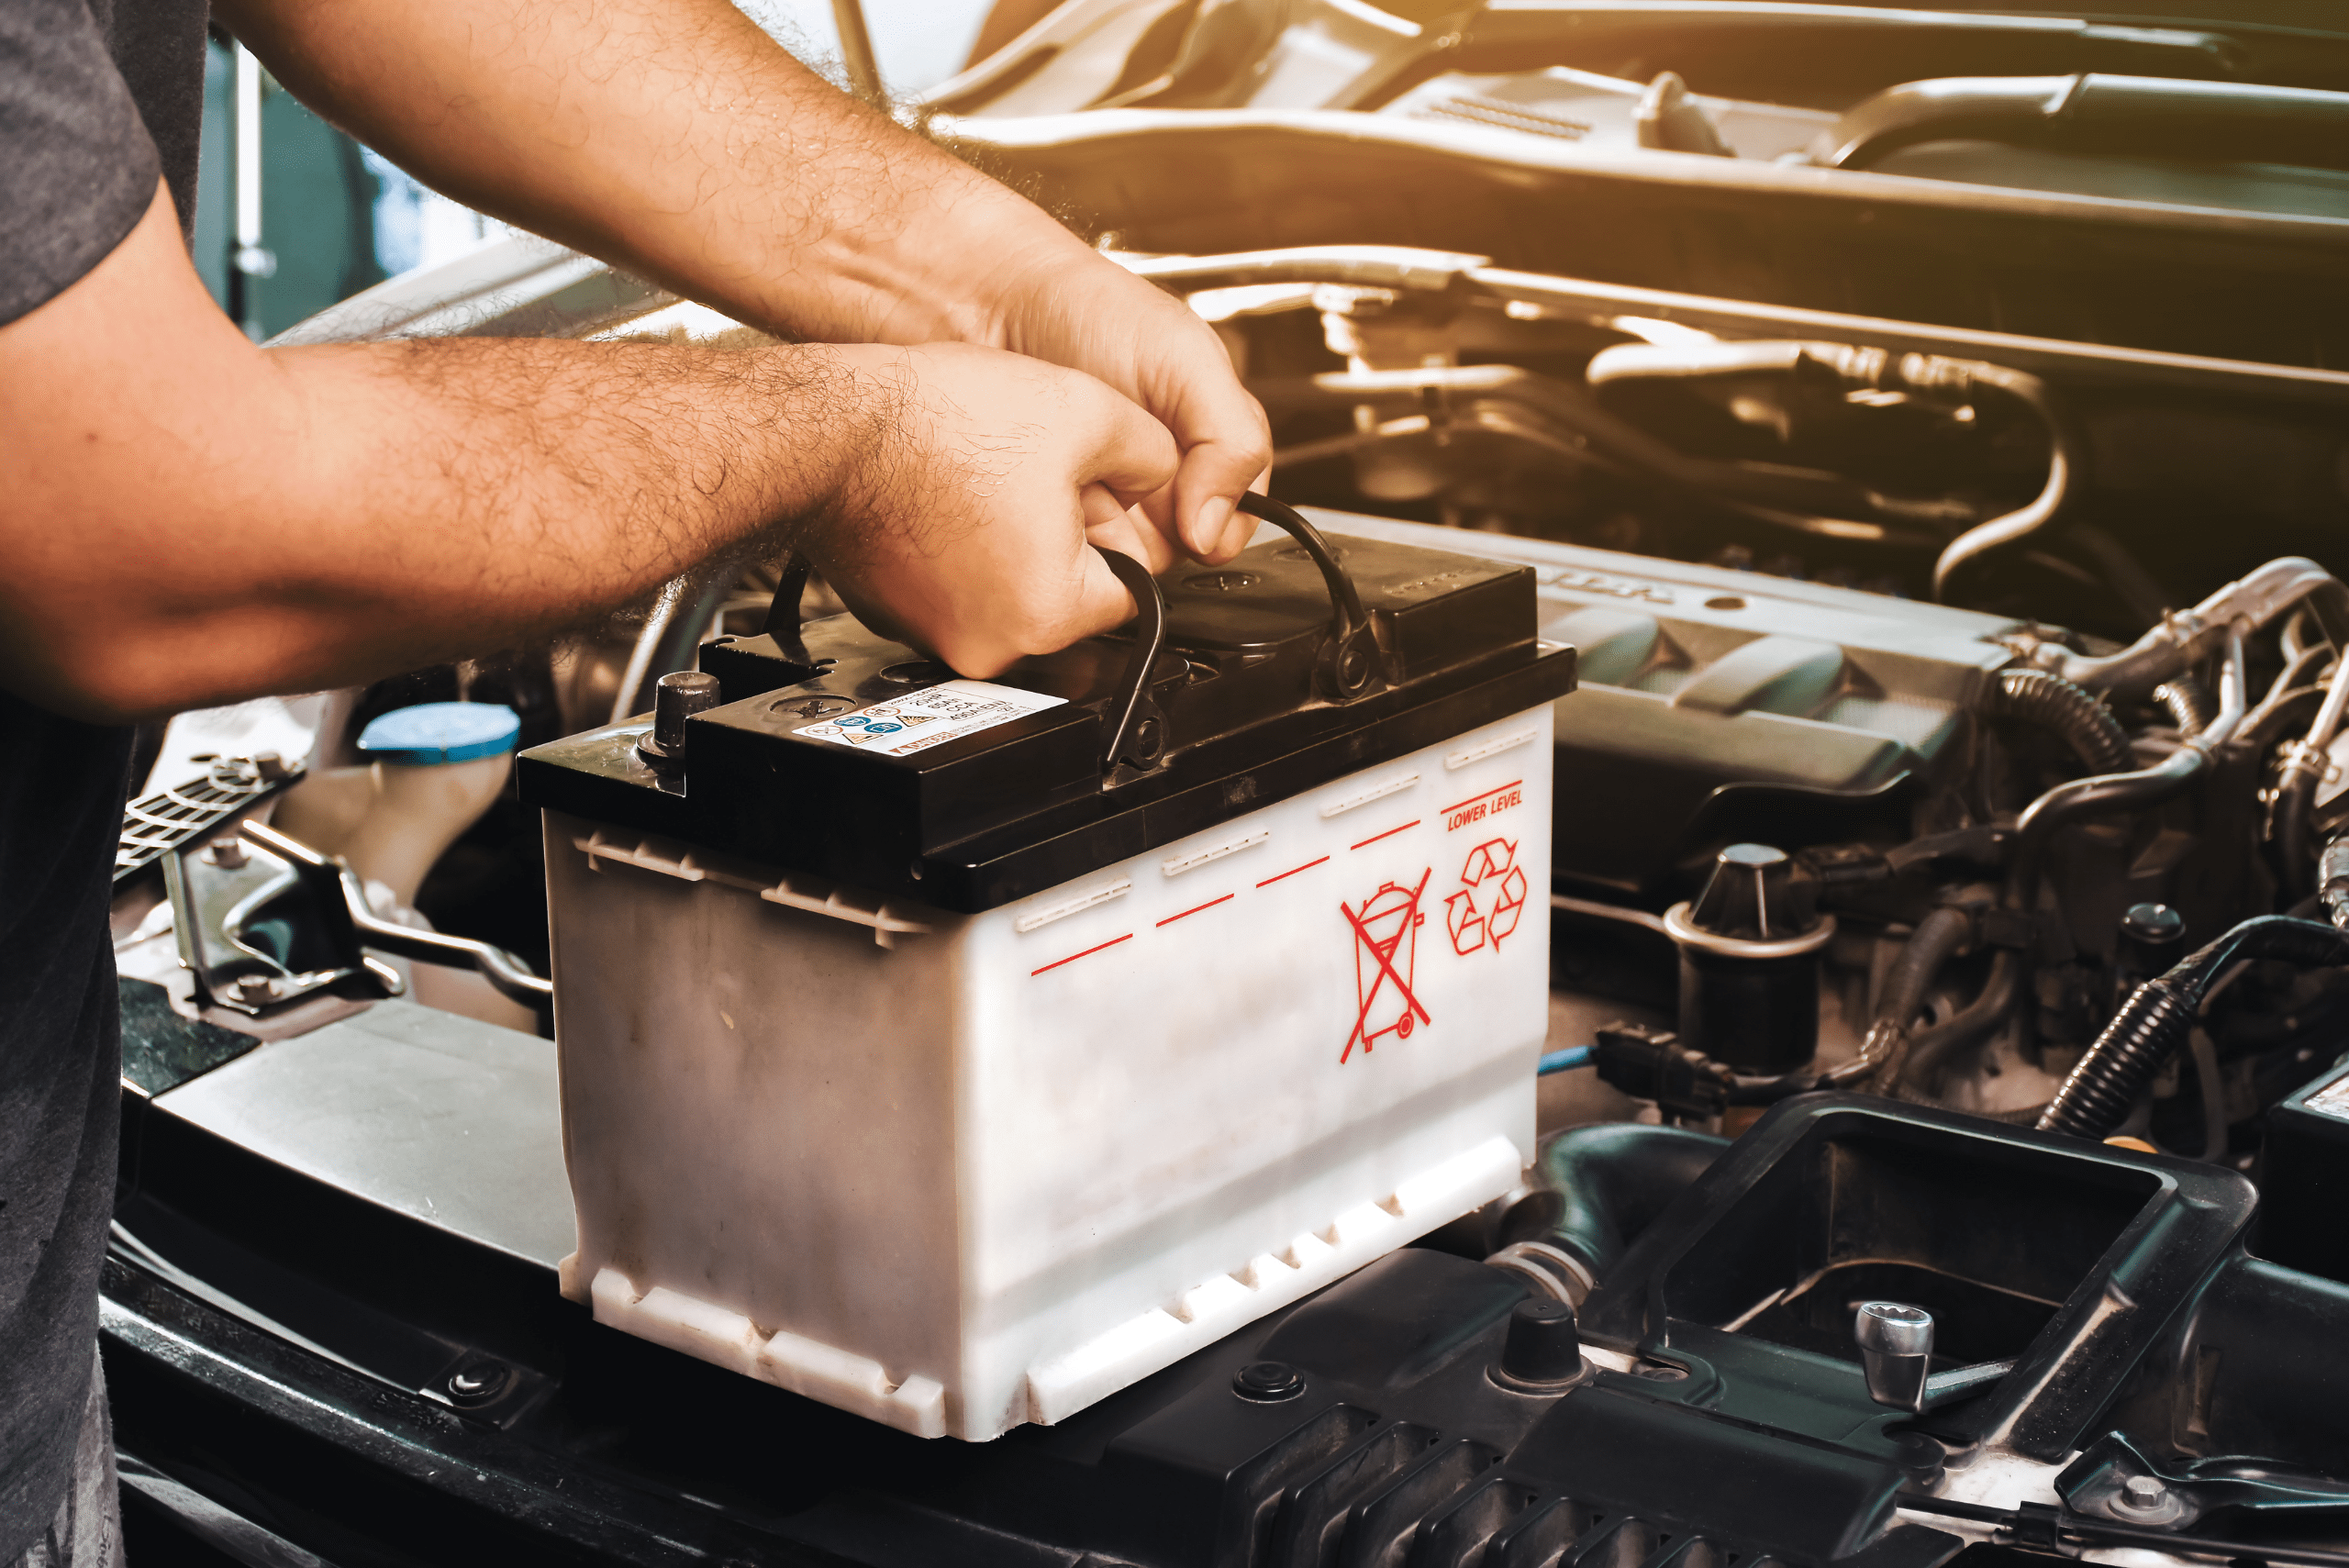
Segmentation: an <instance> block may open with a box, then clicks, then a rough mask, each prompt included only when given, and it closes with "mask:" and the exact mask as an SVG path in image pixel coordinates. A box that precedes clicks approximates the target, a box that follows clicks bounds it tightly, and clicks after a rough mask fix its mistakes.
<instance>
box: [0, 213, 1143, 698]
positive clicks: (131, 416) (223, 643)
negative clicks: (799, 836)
mask: <svg viewBox="0 0 2349 1568" xmlns="http://www.w3.org/2000/svg"><path fill="white" fill-rule="evenodd" d="M0 430H6V431H7V432H8V435H7V438H6V439H5V440H0V684H6V685H8V686H10V687H12V688H13V689H15V690H17V691H18V692H20V693H21V694H23V695H27V696H28V697H30V698H32V699H33V700H36V701H39V702H41V703H43V704H45V705H46V706H52V707H56V708H59V709H61V710H64V711H68V712H73V713H77V714H80V715H83V716H85V717H94V718H99V719H122V718H130V717H145V716H148V715H152V714H161V713H168V712H172V711H174V710H177V709H180V708H184V707H187V706H196V705H199V704H205V703H214V702H221V701H227V700H231V699H234V698H239V697H242V696H247V695H255V694H258V693H261V692H266V691H298V690H316V689H319V688H322V687H328V686H333V685H339V684H351V683H353V682H356V681H361V680H364V679H368V678H372V677H373V676H376V675H380V674H382V673H384V672H386V671H391V670H400V669H411V668H415V667H417V666H418V665H420V664H425V663H429V662H437V661H440V660H444V659H448V658H451V657H454V656H458V655H461V654H465V653H471V652H477V651H480V650H481V649H482V648H484V647H485V646H486V647H495V646H500V645H505V644H509V643H510V642H511V641H513V640H515V639H519V638H523V637H527V636H529V635H532V634H534V633H542V632H545V631H549V630H552V629H555V628H560V627H562V626H563V625H565V624H568V623H572V622H575V621H577V620H579V619H580V618H582V617H587V616H591V615H595V614H597V613H600V612H602V611H606V610H608V609H610V608H613V607H616V606H618V605H621V604H623V603H626V602H627V601H629V599H631V598H634V597H636V596H638V595H641V594H643V593H645V592H646V591H648V590H649V589H650V588H651V587H652V586H653V585H654V584H658V583H660V582H662V581H663V580H665V579H666V578H668V577H670V576H673V575H674V574H675V573H678V572H680V571H682V570H685V568H687V567H688V566H690V565H692V564H694V563H695V562H699V561H701V560H703V559H705V558H707V557H708V556H710V555H712V554H715V553H718V552H721V551H724V550H727V549H729V547H733V546H736V545H740V544H744V543H747V542H750V541H752V540H754V539H756V540H759V541H760V542H761V543H763V544H780V543H781V542H783V539H782V538H781V537H777V536H778V535H789V536H792V537H796V538H798V539H800V541H801V542H803V543H806V544H807V545H808V546H809V547H810V548H811V549H812V550H814V551H815V552H816V553H817V554H818V558H819V559H822V560H824V561H825V562H826V563H827V566H828V568H831V569H834V570H837V571H838V572H839V573H841V576H842V577H843V580H844V581H846V582H848V583H850V584H852V585H861V586H863V587H864V588H865V590H866V593H867V595H868V597H870V598H871V599H872V600H873V602H874V603H875V604H876V606H877V607H878V610H879V612H880V613H881V614H882V615H883V616H884V617H886V618H888V619H891V620H894V621H896V623H898V624H899V625H901V626H903V627H904V628H906V629H907V631H908V632H909V633H910V634H911V635H914V636H916V637H918V638H920V639H923V640H925V641H927V642H928V643H929V644H930V645H931V646H932V647H933V648H935V649H936V651H938V652H939V653H940V654H941V656H943V657H946V658H947V659H948V660H949V661H950V662H952V663H954V664H955V666H956V667H957V668H959V669H963V670H964V671H965V672H966V673H973V674H985V673H992V672H993V671H994V670H996V669H1000V668H1001V667H1002V665H1003V664H1005V663H1007V662H1009V661H1010V660H1011V659H1012V658H1015V657H1017V656H1018V655H1019V654H1020V653H1023V652H1031V651H1041V649H1044V648H1049V647H1052V646H1057V645H1058V644H1059V643H1061V642H1063V641H1066V640H1067V639H1069V638H1070V637H1073V636H1078V635H1083V634H1084V633H1085V632H1086V631H1089V630H1094V629H1098V628H1104V627H1108V626H1112V625H1115V624H1117V623H1118V622H1119V621H1120V620H1122V619H1124V618H1126V617H1128V616H1130V614H1131V602H1130V600H1129V599H1128V598H1127V597H1126V595H1125V594H1124V593H1123V591H1122V590H1120V589H1119V587H1118V586H1117V584H1116V580H1115V579H1114V578H1113V577H1112V576H1110V574H1109V573H1108V571H1107V569H1106V568H1104V567H1103V566H1101V564H1100V563H1099V562H1098V561H1097V559H1095V558H1093V557H1092V555H1091V552H1090V551H1089V550H1087V549H1086V548H1085V530H1086V528H1088V527H1092V528H1094V529H1095V531H1096V533H1097V534H1099V533H1101V532H1102V531H1103V530H1104V529H1112V530H1113V529H1114V528H1115V526H1116V524H1117V521H1118V519H1119V515H1120V512H1121V509H1122V507H1123V506H1124V505H1125V503H1126V502H1127V501H1129V500H1130V499H1131V498H1132V497H1134V496H1136V495H1141V494H1146V493H1148V492H1150V491H1151V490H1152V489H1155V488H1156V487H1158V486H1159V485H1161V484H1163V483H1164V482H1165V479H1166V477H1167V475H1168V474H1169V473H1171V472H1172V470H1173V467H1174V461H1175V460H1174V453H1173V449H1172V443H1171V442H1170V441H1169V440H1168V439H1167V438H1166V436H1165V433H1164V431H1163V429H1161V428H1158V427H1157V426H1156V425H1155V424H1154V423H1153V422H1152V421H1151V420H1150V419H1149V418H1148V417H1146V416H1144V415H1143V414H1141V412H1140V411H1139V410H1138V409H1136V408H1134V407H1133V406H1131V405H1130V404H1129V403H1127V402H1126V401H1125V400H1124V399H1122V398H1119V397H1118V396H1117V395H1114V394H1112V393H1111V392H1109V391H1108V388H1106V387H1104V386H1101V385H1100V384H1098V383H1096V382H1094V381H1092V380H1090V379H1088V378H1086V377H1085V376H1082V375H1077V374H1074V373H1070V372H1065V371H1061V370H1056V369H1053V368H1052V367H1049V366H1044V365H1041V364H1037V363H1035V362H1034V361H1027V360H1022V359H1019V358H1018V357H1016V356H1013V355H1010V354H1007V353H1002V352H999V351H996V350H983V349H977V348H967V347H957V346H939V347H932V348H928V349H920V350H904V349H892V348H881V347H849V348H833V347H787V348H776V349H768V350H753V351H749V352H739V353H727V352H720V351H717V350H695V349H680V348H670V347H664V346H652V345H626V344H612V343H576V342H562V341H545V342H533V341H518V340H515V339H479V340H464V339H441V340H433V341H426V342H411V343H385V344H367V345H339V346H333V347H318V348H304V349H290V350H261V349H257V348H255V347H254V346H253V345H251V344H250V343H249V342H247V341H246V340H245V339H244V338H243V336H242V335H241V334H240V333H239V332H238V331H237V329H236V328H234V327H233V326H231V325H230V324H229V323H228V321H227V320H226V319H225V318H224V317H221V315H220V314H219V312H218V311H217V309H216V308H214V306H213V305H212V303H211V301H210V299H209V297H208V296H206V294H205V293H204V289H203V285H202V284H201V283H200V282H199V281H198V280H197V278H196V276H195V272H194V270H193V268H192V267H191V266H190V265H189V263H188V260H187V255H186V251H185V250H184V248H183V246H182V244H181V240H180V236H179V230H178V226H177V224H176V222H175V221H174V218H173V210H172V204H171V201H170V199H169V197H168V195H165V194H164V193H163V192H161V190H160V189H159V190H158V193H157V195H156V199H155V202H154V205H153V206H150V209H149V210H148V213H147V216H146V217H144V218H143V219H142V220H141V222H140V223H139V227H138V228H136V229H135V230H134V231H133V232H132V234H131V235H130V237H129V238H128V239H126V240H124V241H123V243H122V244H121V245H120V246H119V247H118V248H117V250H115V252H114V253H113V254H112V255H110V256H109V257H107V259H106V261H104V262H102V263H100V265H99V266H98V267H97V268H96V269H95V271H93V272H91V273H90V274H89V275H87V276H86V277H84V278H83V279H82V280H81V281H80V282H79V283H77V284H74V285H73V286H72V288H70V289H68V290H67V291H65V293H63V294H61V295H59V296H57V297H56V298H55V299H52V300H50V302H49V303H48V304H46V305H44V306H40V307H39V309H37V310H35V311H34V312H32V313H31V314H30V315H28V316H26V317H22V318H20V319H18V320H17V321H14V322H11V323H9V324H8V325H6V327H0ZM908 562H912V563H913V564H914V565H915V566H916V567H918V568H924V569H919V570H914V571H910V572H908V571H906V570H904V568H905V566H906V565H907V563H908ZM872 580H877V582H878V584H879V586H878V587H877V588H875V587H874V586H872ZM906 584H912V586H911V587H910V588H908V587H907V585H906ZM892 595H896V596H895V597H892Z"/></svg>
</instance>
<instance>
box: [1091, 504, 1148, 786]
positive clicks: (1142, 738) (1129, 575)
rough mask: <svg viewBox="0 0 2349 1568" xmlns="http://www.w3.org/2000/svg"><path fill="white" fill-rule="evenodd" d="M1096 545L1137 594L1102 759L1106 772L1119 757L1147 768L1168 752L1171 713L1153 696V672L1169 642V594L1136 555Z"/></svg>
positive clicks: (1111, 701) (1124, 584)
mask: <svg viewBox="0 0 2349 1568" xmlns="http://www.w3.org/2000/svg"><path fill="white" fill-rule="evenodd" d="M1093 548H1094V550H1097V551H1098V552H1099V554H1100V556H1101V559H1102V560H1103V561H1105V562H1108V566H1109V570H1110V571H1111V572H1113V573H1117V577H1118V582H1119V584H1120V585H1121V586H1122V587H1124V589H1125V590H1126V592H1127V593H1129V594H1131V595H1133V596H1134V610H1135V624H1134V651H1133V656H1132V657H1131V658H1130V659H1129V660H1128V661H1127V663H1126V678H1125V679H1124V680H1122V681H1120V682H1119V683H1118V691H1117V694H1116V695H1114V696H1112V697H1111V698H1110V699H1109V708H1108V713H1107V714H1106V715H1105V716H1104V717H1107V718H1108V721H1109V744H1108V750H1107V751H1106V752H1105V753H1104V754H1103V756H1102V759H1101V771H1102V772H1103V773H1109V772H1110V771H1112V770H1113V769H1115V768H1116V767H1117V765H1118V764H1119V762H1126V763H1130V764H1131V765H1132V766H1134V767H1137V768H1147V767H1149V766H1150V765H1151V764H1152V763H1153V762H1157V761H1158V759H1159V758H1160V756H1162V755H1163V753H1164V752H1165V751H1166V719H1165V716H1164V715H1163V714H1161V713H1160V712H1159V711H1158V705H1157V704H1156V703H1154V702H1152V701H1151V700H1150V673H1151V671H1152V669H1153V668H1154V667H1155V666H1156V665H1157V663H1158V653H1159V650H1160V649H1162V648H1163V647H1164V646H1165V645H1166V596H1165V595H1163V594H1162V593H1160V592H1159V588H1158V579H1156V578H1155V577H1152V575H1151V574H1150V568H1149V567H1147V566H1144V565H1143V564H1142V563H1141V562H1139V561H1136V560H1135V559H1134V558H1133V557H1132V556H1130V555H1128V554H1126V553H1124V552H1123V551H1122V550H1106V549H1103V548H1102V547H1101V546H1100V545H1095V546H1094V547H1093Z"/></svg>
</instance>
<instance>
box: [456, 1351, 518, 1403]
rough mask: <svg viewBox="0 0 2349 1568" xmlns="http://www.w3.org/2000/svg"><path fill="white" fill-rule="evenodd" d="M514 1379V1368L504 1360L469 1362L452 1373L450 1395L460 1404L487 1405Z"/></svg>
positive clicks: (503, 1391) (504, 1390)
mask: <svg viewBox="0 0 2349 1568" xmlns="http://www.w3.org/2000/svg"><path fill="white" fill-rule="evenodd" d="M513 1381H514V1372H513V1369H512V1368H510V1367H508V1366H507V1364H506V1363H505V1362H495V1361H477V1362H466V1363H465V1364H464V1365H463V1366H462V1367H459V1368H458V1369H457V1370H456V1371H455V1372H453V1373H450V1375H449V1397H450V1398H451V1399H452V1400H454V1401H455V1402H456V1403H458V1404H460V1405H485V1404H487V1403H488V1402H489V1401H490V1400H492V1399H495V1398H496V1397H497V1396H499V1395H501V1394H503V1393H505V1392H506V1385H507V1384H509V1383H511V1382H513Z"/></svg>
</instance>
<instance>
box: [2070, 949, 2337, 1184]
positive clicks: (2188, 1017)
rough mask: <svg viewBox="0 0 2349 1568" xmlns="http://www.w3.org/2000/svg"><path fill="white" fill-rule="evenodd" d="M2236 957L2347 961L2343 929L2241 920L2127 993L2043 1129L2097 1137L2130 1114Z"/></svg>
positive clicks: (2312, 962)
mask: <svg viewBox="0 0 2349 1568" xmlns="http://www.w3.org/2000/svg"><path fill="white" fill-rule="evenodd" d="M2237 959H2272V960H2277V961H2280V962H2286V963H2297V964H2302V965H2309V966H2314V965H2317V964H2332V963H2343V962H2349V933H2344V932H2342V931H2338V930H2335V929H2333V928H2332V927H2331V926H2327V925H2322V924H2320V923H2319V922H2317V921H2314V920H2301V919H2295V918H2294V917H2291V916H2289V915H2263V916H2261V917H2258V918H2257V919H2254V920H2245V921H2244V922H2243V924H2242V925H2240V926H2237V927H2236V928H2235V929H2233V930H2232V931H2229V932H2228V933H2227V934H2226V935H2225V936H2223V937H2221V938H2220V939H2219V940H2217V941H2215V942H2212V943H2211V944H2210V946H2208V947H2206V948H2203V949H2201V950H2200V951H2198V952H2195V953H2193V954H2192V955H2190V956H2189V957H2188V958H2186V959H2184V960H2181V961H2180V962H2178V964H2177V965H2176V967H2175V968H2173V969H2172V970H2170V972H2169V973H2166V974H2162V975H2158V976H2156V977H2154V979H2152V980H2148V981H2146V982H2145V983H2144V984H2143V985H2140V986H2138V987H2137V989H2136V990H2135V991H2133V992H2132V993H2130V995H2129V999H2128V1000H2127V1001H2126V1002H2124V1003H2122V1004H2121V1010H2120V1011H2119V1012H2117V1013H2115V1014H2114V1015H2113V1017H2112V1021H2111V1022H2110V1023H2109V1024H2107V1025H2106V1026H2105V1027H2104V1032H2103V1033H2102V1034H2100V1035H2099V1036H2097V1040H2096V1043H2095V1044H2094V1045H2092V1046H2090V1047H2088V1053H2087V1055H2086V1056H2083V1057H2082V1058H2080V1064H2079V1065H2078V1066H2076V1067H2075V1068H2073V1069H2072V1074H2071V1076H2070V1077H2068V1078H2066V1079H2065V1080H2064V1086H2063V1088H2062V1089H2060V1090H2059V1091H2057V1093H2056V1095H2055V1098H2054V1101H2052V1102H2051V1103H2050V1104H2049V1105H2048V1106H2047V1109H2046V1110H2045V1111H2044V1112H2043V1114H2042V1115H2041V1116H2040V1118H2039V1130H2040V1131H2042V1132H2068V1133H2072V1134H2074V1135H2076V1136H2077V1137H2080V1138H2103V1137H2104V1136H2106V1135H2107V1134H2108V1133H2110V1132H2111V1130H2112V1129H2114V1128H2116V1127H2119V1126H2120V1125H2121V1123H2122V1122H2123V1121H2125V1120H2127V1119H2128V1117H2129V1113H2130V1111H2131V1110H2132V1109H2134V1108H2135V1106H2136V1104H2137V1100H2138V1097H2139V1096H2140V1095H2143V1093H2144V1092H2145V1090H2146V1088H2147V1086H2148V1085H2150V1084H2152V1083H2153V1081H2154V1074H2156V1073H2159V1072H2160V1071H2161V1070H2162V1066H2163V1064H2164V1063H2165V1062H2168V1061H2169V1059H2170V1057H2171V1055H2172V1054H2173V1053H2174V1052H2176V1050H2177V1048H2178V1047H2179V1046H2180V1045H2182V1044H2184V1043H2185V1041H2186V1038H2187V1036H2188V1033H2190V1032H2191V1031H2192V1029H2193V1028H2194V1018H2195V1015H2196V1014H2197V1013H2199V1011H2200V1010H2201V1006H2202V997H2203V995H2204V993H2205V992H2207V991H2208V990H2209V989H2210V983H2211V982H2212V981H2213V980H2215V979H2217V978H2218V976H2219V974H2220V973H2221V972H2222V971H2223V970H2225V969H2226V967H2227V966H2228V965H2229V964H2231V963H2232V962H2235V961H2236V960H2237Z"/></svg>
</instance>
